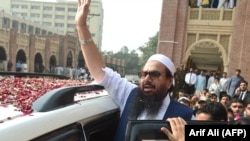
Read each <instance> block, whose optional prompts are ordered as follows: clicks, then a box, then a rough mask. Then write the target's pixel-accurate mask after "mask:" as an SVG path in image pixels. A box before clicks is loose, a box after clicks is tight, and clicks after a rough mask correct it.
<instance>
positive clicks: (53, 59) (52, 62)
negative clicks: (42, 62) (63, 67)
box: [49, 55, 56, 73]
mask: <svg viewBox="0 0 250 141" xmlns="http://www.w3.org/2000/svg"><path fill="white" fill-rule="evenodd" d="M55 67H56V56H55V55H52V56H51V57H50V59H49V72H50V73H55Z"/></svg>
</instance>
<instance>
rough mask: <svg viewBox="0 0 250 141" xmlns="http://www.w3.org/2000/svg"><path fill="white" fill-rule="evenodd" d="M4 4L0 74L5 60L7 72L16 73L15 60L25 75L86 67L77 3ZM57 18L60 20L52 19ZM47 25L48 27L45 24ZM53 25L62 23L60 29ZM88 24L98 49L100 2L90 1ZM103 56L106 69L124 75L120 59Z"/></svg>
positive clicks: (14, 1)
mask: <svg viewBox="0 0 250 141" xmlns="http://www.w3.org/2000/svg"><path fill="white" fill-rule="evenodd" d="M4 5H5V6H6V9H9V10H2V11H0V60H1V61H3V62H4V65H5V69H4V71H6V70H7V63H8V61H10V62H12V64H13V67H12V69H11V71H15V70H16V63H17V62H18V61H20V62H21V63H22V65H23V69H22V71H27V72H42V73H44V72H51V70H52V68H55V67H63V68H66V67H67V68H80V67H85V68H86V67H87V66H86V64H85V61H84V59H83V55H82V52H81V48H80V44H79V41H78V37H77V34H76V29H75V23H74V17H75V13H76V8H77V1H75V2H65V1H63V0H57V1H55V2H47V3H45V2H39V1H25V0H6V1H4ZM49 7H50V8H49ZM51 8H52V9H51ZM49 10H51V11H49ZM58 10H59V11H58ZM48 11H49V12H48ZM52 13H53V14H52ZM49 14H51V16H48V15H49ZM64 14H65V15H64ZM31 15H37V16H36V17H35V18H34V17H32V16H31ZM46 15H47V16H46ZM60 15H61V16H62V15H64V18H63V19H58V18H56V17H61V16H60ZM48 17H49V18H51V19H50V20H49V18H48ZM47 22H50V23H51V24H45V23H47ZM56 23H63V24H62V25H63V26H57V25H58V24H56ZM50 25H51V26H50ZM73 25H74V26H73ZM88 25H89V28H90V31H91V34H92V37H93V39H94V41H95V43H96V46H97V47H98V48H99V50H101V40H102V26H103V11H102V4H101V1H100V0H96V1H95V0H94V1H92V4H91V7H90V14H89V17H88ZM103 57H104V60H105V61H106V63H107V65H108V66H111V67H113V68H115V69H116V70H117V71H118V72H120V73H121V74H122V75H123V76H124V73H125V71H124V68H125V62H124V61H123V60H120V59H116V58H110V57H108V56H103ZM0 71H1V70H0Z"/></svg>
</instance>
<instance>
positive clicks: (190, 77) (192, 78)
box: [185, 72, 197, 85]
mask: <svg viewBox="0 0 250 141" xmlns="http://www.w3.org/2000/svg"><path fill="white" fill-rule="evenodd" d="M196 81H197V75H196V74H195V73H194V72H192V73H190V72H189V73H187V74H186V75H185V82H186V83H187V84H192V85H194V84H195V83H196Z"/></svg>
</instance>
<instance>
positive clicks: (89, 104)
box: [0, 84, 118, 140]
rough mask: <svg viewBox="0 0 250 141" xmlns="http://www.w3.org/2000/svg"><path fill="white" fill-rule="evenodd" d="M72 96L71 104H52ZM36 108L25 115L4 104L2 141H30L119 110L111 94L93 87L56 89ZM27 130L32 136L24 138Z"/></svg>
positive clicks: (1, 124) (42, 98) (39, 102)
mask: <svg viewBox="0 0 250 141" xmlns="http://www.w3.org/2000/svg"><path fill="white" fill-rule="evenodd" d="M71 92H75V93H74V94H73V93H71ZM68 95H74V98H73V102H71V103H70V104H68V101H67V102H66V103H63V102H62V103H59V104H52V105H50V104H49V102H52V103H53V102H55V103H56V102H57V101H58V100H57V99H59V100H60V99H64V98H65V96H68ZM60 96H62V97H60ZM64 104H66V105H64ZM46 105H49V106H46ZM51 106H55V107H52V108H51ZM32 108H33V109H34V111H33V112H32V113H30V114H24V113H23V112H21V111H20V110H18V109H17V108H16V107H15V106H13V105H7V104H5V105H1V106H0V112H1V116H0V120H1V121H2V122H1V123H0V140H15V139H18V140H30V139H33V138H35V137H38V136H41V135H43V134H45V133H48V132H50V131H53V130H55V129H58V128H60V127H63V126H66V125H69V124H72V123H75V122H79V123H81V124H84V122H85V121H87V120H90V119H91V120H94V119H96V118H98V117H100V116H101V115H103V114H106V113H108V112H112V111H114V110H116V111H117V110H118V107H117V105H116V104H115V103H114V102H113V100H112V99H111V98H110V96H108V93H107V91H106V90H104V88H103V87H101V86H98V85H92V84H90V85H88V86H71V87H64V88H58V89H55V90H53V92H52V91H50V92H48V93H46V94H44V95H43V96H42V97H40V98H39V99H37V100H36V101H35V102H34V103H33V107H32ZM2 113H4V114H2ZM23 131H25V132H27V133H28V135H27V134H25V136H24V133H23ZM10 134H11V135H10ZM12 135H15V136H12Z"/></svg>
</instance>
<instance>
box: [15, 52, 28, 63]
mask: <svg viewBox="0 0 250 141" xmlns="http://www.w3.org/2000/svg"><path fill="white" fill-rule="evenodd" d="M18 60H19V61H21V63H26V61H27V60H26V55H25V52H24V51H23V50H19V51H18V52H17V55H16V62H17V61H18Z"/></svg>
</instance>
